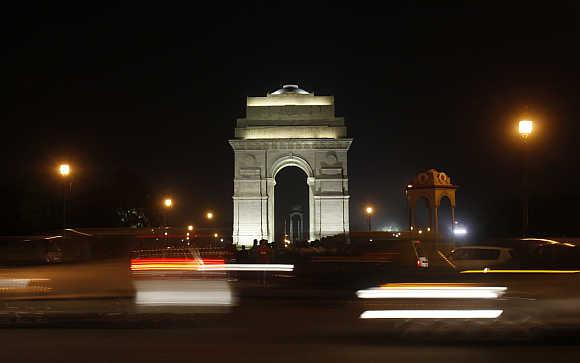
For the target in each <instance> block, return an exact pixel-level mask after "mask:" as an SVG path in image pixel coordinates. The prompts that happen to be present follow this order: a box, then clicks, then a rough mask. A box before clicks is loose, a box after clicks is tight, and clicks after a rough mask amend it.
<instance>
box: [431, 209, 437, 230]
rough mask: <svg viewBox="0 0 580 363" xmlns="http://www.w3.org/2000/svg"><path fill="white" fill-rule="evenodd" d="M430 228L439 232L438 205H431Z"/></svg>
mask: <svg viewBox="0 0 580 363" xmlns="http://www.w3.org/2000/svg"><path fill="white" fill-rule="evenodd" d="M431 230H432V231H433V232H435V233H437V232H439V206H437V205H436V204H434V205H433V221H432V225H431Z"/></svg>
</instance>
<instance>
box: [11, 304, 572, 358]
mask: <svg viewBox="0 0 580 363" xmlns="http://www.w3.org/2000/svg"><path fill="white" fill-rule="evenodd" d="M360 308H361V307H360V306H359V305H357V304H356V303H348V302H341V303H337V302H331V301H329V302H324V301H310V302H307V301H296V300H272V301H267V302H264V301H262V300H255V301H246V302H245V303H244V304H243V305H241V306H239V307H236V308H234V309H233V310H231V311H229V312H222V313H208V314H184V315H179V314H169V315H160V314H150V315H141V316H139V319H137V320H133V321H130V322H128V321H127V320H126V318H127V316H124V317H119V316H111V317H109V318H108V319H106V318H105V319H103V320H101V321H100V323H99V322H95V321H93V322H91V323H87V322H83V321H81V320H75V319H74V316H70V317H69V318H68V319H63V320H61V322H60V323H59V322H58V319H56V320H55V319H52V320H51V321H50V322H48V323H47V322H45V323H44V324H33V325H26V324H24V325H21V326H20V328H9V329H0V342H2V343H1V347H2V348H1V349H0V362H40V361H42V362H129V361H130V362H201V361H204V362H206V361H217V362H226V361H227V362H234V361H240V362H273V361H279V362H302V361H307V362H309V361H318V362H320V361H329V362H350V361H352V362H373V361H393V362H415V361H417V362H419V361H420V362H429V361H443V360H445V361H447V360H457V361H459V362H463V361H465V362H492V361H493V362H526V361H529V362H545V360H546V359H550V361H566V362H570V359H571V357H575V356H577V354H578V353H580V341H579V340H578V339H576V340H573V339H570V334H572V335H573V336H575V337H577V336H578V335H577V332H572V333H570V332H569V333H567V334H564V335H559V336H555V337H551V338H550V339H549V340H545V339H544V338H542V339H534V338H531V339H520V338H522V337H517V336H511V335H510V334H509V333H508V332H505V331H504V329H496V330H494V328H493V325H491V326H487V327H485V326H478V325H470V326H467V327H466V328H467V330H465V331H464V332H469V331H471V332H472V333H474V331H477V330H478V329H479V332H481V334H475V333H474V334H471V335H469V334H464V335H463V336H461V337H458V336H457V335H456V334H455V333H454V331H453V330H450V331H449V332H447V333H445V332H444V333H442V331H441V330H440V329H439V330H438V333H437V334H433V332H432V331H431V332H430V330H432V328H433V327H435V326H437V325H438V323H437V322H434V324H435V325H432V326H431V327H427V329H424V330H423V331H422V332H420V333H419V334H418V335H405V336H402V334H401V332H402V328H403V327H402V326H398V325H393V324H386V323H384V322H379V321H365V320H360V319H358V313H359V311H360ZM133 318H135V316H133ZM490 327H491V328H490ZM501 331H503V334H498V333H500V332H501ZM458 338H461V339H458ZM490 338H491V339H490Z"/></svg>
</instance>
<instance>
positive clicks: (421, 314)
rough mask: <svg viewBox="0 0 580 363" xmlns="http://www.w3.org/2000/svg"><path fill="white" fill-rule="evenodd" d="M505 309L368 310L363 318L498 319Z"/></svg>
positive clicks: (363, 314)
mask: <svg viewBox="0 0 580 363" xmlns="http://www.w3.org/2000/svg"><path fill="white" fill-rule="evenodd" d="M502 313H503V310H368V311H365V312H364V313H362V314H361V316H360V318H361V319H496V318H498V317H499V316H500V315H501V314H502Z"/></svg>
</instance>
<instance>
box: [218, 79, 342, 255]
mask: <svg viewBox="0 0 580 363" xmlns="http://www.w3.org/2000/svg"><path fill="white" fill-rule="evenodd" d="M246 106H247V107H246V117H245V118H239V119H237V120H236V128H235V138H234V139H232V140H229V143H230V145H231V146H232V148H233V150H234V153H235V161H234V168H235V171H234V194H233V202H234V203H233V204H234V224H233V242H234V243H239V244H243V245H251V244H252V241H253V240H254V239H258V240H260V239H267V240H269V241H273V240H275V235H274V226H275V221H274V219H275V217H276V214H275V209H274V206H275V203H276V201H275V200H274V196H275V188H276V175H277V174H278V172H279V171H280V170H282V169H284V168H286V167H289V166H294V167H298V168H300V169H301V170H302V171H303V172H304V173H305V174H306V176H307V178H306V183H307V185H308V212H307V214H308V217H309V218H308V222H309V223H308V239H309V240H315V239H320V238H322V237H325V236H330V235H335V234H340V233H347V232H348V231H349V215H348V212H349V205H348V202H349V194H348V167H347V153H348V149H349V147H350V144H351V143H352V139H351V138H348V137H347V133H346V126H345V124H344V118H342V117H336V116H335V114H334V97H333V96H316V95H314V93H311V92H307V91H305V90H303V89H300V88H299V87H298V86H297V85H284V86H283V87H282V88H281V89H279V90H277V91H275V92H272V93H268V94H266V97H248V98H247V103H246Z"/></svg>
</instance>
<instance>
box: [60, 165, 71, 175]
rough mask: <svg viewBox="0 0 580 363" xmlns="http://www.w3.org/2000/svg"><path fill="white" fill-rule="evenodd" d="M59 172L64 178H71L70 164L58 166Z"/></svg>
mask: <svg viewBox="0 0 580 363" xmlns="http://www.w3.org/2000/svg"><path fill="white" fill-rule="evenodd" d="M58 172H59V173H60V175H61V176H63V177H67V176H69V175H70V165H69V164H60V165H59V166H58Z"/></svg>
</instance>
